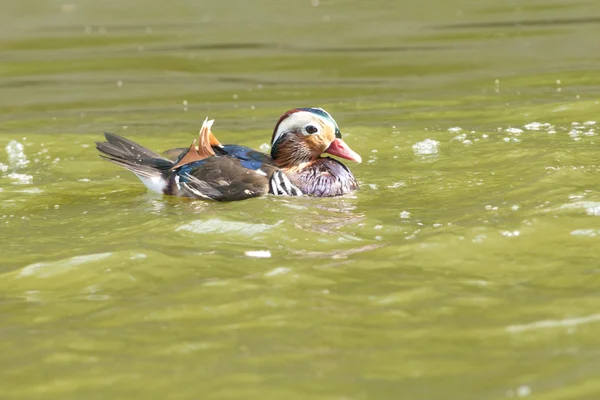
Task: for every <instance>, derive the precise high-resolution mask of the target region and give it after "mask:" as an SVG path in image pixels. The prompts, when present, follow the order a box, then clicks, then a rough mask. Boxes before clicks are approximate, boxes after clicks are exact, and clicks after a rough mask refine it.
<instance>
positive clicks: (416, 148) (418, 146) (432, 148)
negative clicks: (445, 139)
mask: <svg viewBox="0 0 600 400" xmlns="http://www.w3.org/2000/svg"><path fill="white" fill-rule="evenodd" d="M439 145H440V142H438V141H437V140H433V139H425V140H423V141H422V142H417V143H415V144H414V145H413V146H412V149H413V152H414V153H415V154H416V155H418V156H426V155H434V154H438V152H439Z"/></svg>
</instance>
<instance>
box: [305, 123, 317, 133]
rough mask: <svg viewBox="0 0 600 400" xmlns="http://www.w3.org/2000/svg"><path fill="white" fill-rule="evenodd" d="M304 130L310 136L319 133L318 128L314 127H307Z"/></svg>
mask: <svg viewBox="0 0 600 400" xmlns="http://www.w3.org/2000/svg"><path fill="white" fill-rule="evenodd" d="M304 129H305V130H306V133H308V134H311V133H317V131H318V129H317V127H316V126H314V125H306V127H304Z"/></svg>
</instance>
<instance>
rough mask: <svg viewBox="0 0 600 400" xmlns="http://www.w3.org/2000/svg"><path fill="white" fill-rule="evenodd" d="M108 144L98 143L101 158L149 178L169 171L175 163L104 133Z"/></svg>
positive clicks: (123, 139) (135, 144) (133, 143)
mask: <svg viewBox="0 0 600 400" xmlns="http://www.w3.org/2000/svg"><path fill="white" fill-rule="evenodd" d="M104 136H105V137H106V140H108V142H96V148H97V149H98V151H99V152H100V157H102V158H104V159H105V160H108V161H111V162H113V163H115V164H117V165H120V166H121V167H123V168H127V169H128V170H130V171H132V172H134V173H136V174H139V175H142V176H147V177H153V176H156V175H159V174H162V173H164V172H166V171H168V170H169V169H170V168H171V167H172V166H173V165H174V162H173V161H171V160H169V159H167V158H165V157H163V156H161V155H159V154H156V153H155V152H153V151H152V150H148V149H147V148H145V147H142V146H140V145H139V144H137V143H135V142H132V141H131V140H128V139H125V138H123V137H120V136H117V135H115V134H113V133H108V132H104Z"/></svg>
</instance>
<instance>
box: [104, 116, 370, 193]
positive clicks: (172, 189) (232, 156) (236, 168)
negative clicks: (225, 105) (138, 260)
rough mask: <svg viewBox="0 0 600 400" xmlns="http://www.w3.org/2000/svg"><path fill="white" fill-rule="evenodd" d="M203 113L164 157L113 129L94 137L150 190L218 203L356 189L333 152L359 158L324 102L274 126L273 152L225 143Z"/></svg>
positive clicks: (108, 155)
mask: <svg viewBox="0 0 600 400" xmlns="http://www.w3.org/2000/svg"><path fill="white" fill-rule="evenodd" d="M213 122H214V120H211V121H209V120H208V119H206V120H205V121H204V123H203V125H202V128H201V129H200V133H199V138H198V139H196V140H194V141H193V142H192V144H191V146H190V147H189V148H175V149H170V150H167V151H166V152H164V153H163V155H160V154H158V153H155V152H153V151H151V150H148V149H146V148H145V147H142V146H140V145H139V144H137V143H135V142H132V141H130V140H128V139H125V138H123V137H120V136H117V135H115V134H112V133H104V136H105V137H106V140H107V142H96V148H97V149H98V151H99V152H100V156H101V157H102V158H104V159H106V160H108V161H111V162H113V163H115V164H117V165H120V166H121V167H124V168H126V169H128V170H129V171H131V172H133V173H134V174H135V175H136V176H137V177H138V178H139V179H140V180H141V181H142V182H143V183H144V185H146V187H148V188H149V189H150V190H152V191H155V192H158V193H161V194H167V195H174V196H179V197H190V198H199V199H209V200H218V201H234V200H244V199H248V198H252V197H258V196H261V195H265V194H273V195H278V196H301V195H308V196H316V197H328V196H339V195H344V194H347V193H350V192H352V191H355V190H357V189H358V184H357V182H356V179H355V178H354V175H352V172H350V170H349V169H348V168H347V167H346V166H345V165H344V164H342V163H341V162H339V161H337V160H334V159H333V158H330V157H323V156H322V154H323V153H329V154H332V155H335V156H338V157H341V158H345V159H347V160H351V161H355V162H359V163H360V162H361V161H362V160H361V157H360V156H359V155H358V154H357V153H356V152H354V151H353V150H352V149H350V147H349V146H348V145H347V144H346V143H345V142H344V141H343V140H342V135H341V133H340V129H339V128H338V125H337V123H336V122H335V120H334V119H333V118H332V117H331V115H329V113H328V112H327V111H325V110H323V109H321V108H295V109H293V110H289V111H287V112H286V113H285V114H283V115H282V116H281V117H280V118H279V121H278V122H277V124H276V125H275V129H274V130H273V136H272V139H271V154H270V156H268V155H266V154H264V153H261V152H259V151H256V150H253V149H251V148H249V147H245V146H240V145H235V144H226V145H223V144H221V142H220V141H219V140H217V138H216V137H215V135H214V134H213V133H212V131H211V127H212V124H213Z"/></svg>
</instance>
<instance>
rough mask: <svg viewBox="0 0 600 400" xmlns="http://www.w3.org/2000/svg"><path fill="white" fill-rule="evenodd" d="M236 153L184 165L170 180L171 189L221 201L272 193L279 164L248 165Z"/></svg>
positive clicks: (173, 192)
mask: <svg viewBox="0 0 600 400" xmlns="http://www.w3.org/2000/svg"><path fill="white" fill-rule="evenodd" d="M244 163H245V162H244V161H243V160H240V159H239V158H235V157H229V156H224V157H209V158H205V159H203V160H200V161H196V162H193V163H189V164H186V165H183V166H181V167H180V168H179V169H178V170H177V171H175V174H174V175H173V177H172V179H171V180H170V183H171V184H170V188H169V189H170V191H171V192H172V194H176V195H179V196H184V197H194V198H201V199H211V200H217V201H235V200H245V199H249V198H252V197H258V196H262V195H264V194H267V193H269V190H270V181H271V177H272V176H273V174H274V173H275V172H276V171H277V168H276V167H274V166H271V165H263V166H261V167H259V168H256V169H251V168H247V167H246V166H245V165H244Z"/></svg>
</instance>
